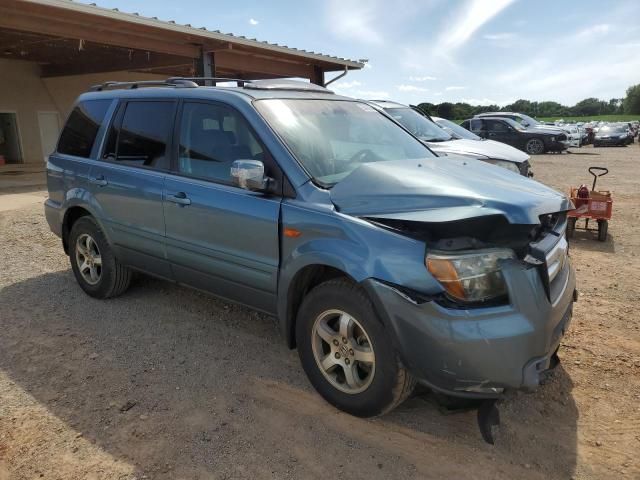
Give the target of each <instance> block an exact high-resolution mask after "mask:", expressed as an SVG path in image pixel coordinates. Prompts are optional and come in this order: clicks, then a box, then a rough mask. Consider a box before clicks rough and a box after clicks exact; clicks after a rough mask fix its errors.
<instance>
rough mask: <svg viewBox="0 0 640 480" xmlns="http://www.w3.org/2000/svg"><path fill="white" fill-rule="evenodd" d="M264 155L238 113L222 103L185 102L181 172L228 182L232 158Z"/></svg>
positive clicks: (240, 158)
mask: <svg viewBox="0 0 640 480" xmlns="http://www.w3.org/2000/svg"><path fill="white" fill-rule="evenodd" d="M264 157H265V155H264V150H263V149H262V147H261V145H260V143H259V142H258V140H257V139H256V137H255V136H254V134H253V132H252V131H251V129H250V127H249V125H248V124H247V122H246V120H245V119H244V118H243V117H242V115H240V113H238V112H236V111H235V110H233V109H231V108H228V107H225V106H223V105H213V104H206V103H195V102H185V104H184V107H183V109H182V120H181V124H180V149H179V161H178V171H179V172H180V173H184V174H187V175H193V176H195V177H201V178H207V179H211V180H216V181H219V182H222V183H230V181H231V176H230V172H231V164H232V163H233V161H234V160H248V159H253V160H261V161H264V160H265V159H264Z"/></svg>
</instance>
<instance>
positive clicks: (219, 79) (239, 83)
mask: <svg viewBox="0 0 640 480" xmlns="http://www.w3.org/2000/svg"><path fill="white" fill-rule="evenodd" d="M167 81H168V82H172V81H189V82H195V83H198V82H211V83H212V84H213V86H214V87H215V86H216V84H217V83H218V82H234V83H235V84H236V85H237V86H238V87H244V85H245V83H252V82H251V80H244V79H242V78H226V77H171V78H168V79H167Z"/></svg>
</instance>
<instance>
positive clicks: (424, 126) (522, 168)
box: [368, 100, 533, 177]
mask: <svg viewBox="0 0 640 480" xmlns="http://www.w3.org/2000/svg"><path fill="white" fill-rule="evenodd" d="M368 103H369V105H371V106H372V107H374V108H376V109H377V110H379V111H381V112H383V113H385V114H387V115H388V116H390V117H391V118H393V119H394V120H395V121H396V122H398V123H399V124H400V125H402V126H403V127H404V128H406V129H407V130H408V131H409V132H411V133H412V134H413V135H415V136H416V137H418V138H419V139H420V140H422V141H423V142H424V143H426V144H427V146H428V147H429V148H430V149H431V150H433V151H434V152H436V154H438V156H445V155H447V154H452V155H463V156H466V157H470V158H475V159H476V160H481V161H483V162H487V163H491V164H493V165H497V166H499V167H503V168H506V169H507V170H511V171H512V172H515V173H519V174H520V175H523V176H525V177H532V176H533V173H532V172H531V165H530V163H529V160H530V157H529V155H527V154H526V153H524V152H521V151H520V150H518V149H516V148H513V147H511V146H509V145H506V144H504V143H500V142H494V141H491V140H483V139H482V138H480V137H478V136H477V135H474V134H473V133H471V132H468V131H467V133H468V134H470V135H472V136H473V137H475V138H471V137H470V136H464V137H463V136H458V135H452V134H451V133H449V132H448V131H447V130H446V129H444V128H442V126H441V125H439V124H438V123H436V121H435V119H434V118H433V117H427V116H426V115H425V114H424V113H422V112H420V111H419V110H417V109H416V108H414V107H410V106H407V105H402V104H400V103H396V102H391V101H389V100H368ZM460 128H462V127H460Z"/></svg>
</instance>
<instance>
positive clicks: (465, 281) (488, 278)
mask: <svg viewBox="0 0 640 480" xmlns="http://www.w3.org/2000/svg"><path fill="white" fill-rule="evenodd" d="M508 258H515V253H514V252H513V251H512V250H508V249H498V248H492V249H486V250H475V251H465V252H455V253H450V252H430V253H428V254H427V256H426V258H425V264H426V266H427V270H429V272H430V273H431V275H433V276H434V277H435V278H436V280H438V282H440V284H441V285H442V286H443V287H444V289H445V291H446V292H447V294H448V295H449V296H450V297H452V298H453V299H455V300H458V301H461V302H465V303H475V302H484V301H487V300H491V299H495V298H500V297H504V296H506V295H507V286H506V284H505V282H504V278H503V276H502V269H501V268H500V260H504V259H508Z"/></svg>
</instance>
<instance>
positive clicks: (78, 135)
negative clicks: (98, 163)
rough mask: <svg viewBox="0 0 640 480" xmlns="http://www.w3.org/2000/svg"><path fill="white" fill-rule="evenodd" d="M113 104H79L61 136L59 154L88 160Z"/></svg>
mask: <svg viewBox="0 0 640 480" xmlns="http://www.w3.org/2000/svg"><path fill="white" fill-rule="evenodd" d="M110 104H111V100H110V99H105V100H86V101H84V102H80V103H78V104H77V105H76V106H75V108H74V109H73V111H72V112H71V115H69V118H68V119H67V123H66V125H65V126H64V129H63V130H62V133H61V134H60V140H59V141H58V149H57V150H58V153H63V154H66V155H74V156H76V157H85V158H88V157H90V156H91V149H92V148H93V143H94V142H95V140H96V135H97V134H98V130H99V129H100V126H101V125H102V122H103V121H104V117H105V115H106V113H107V110H108V109H109V105H110Z"/></svg>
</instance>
